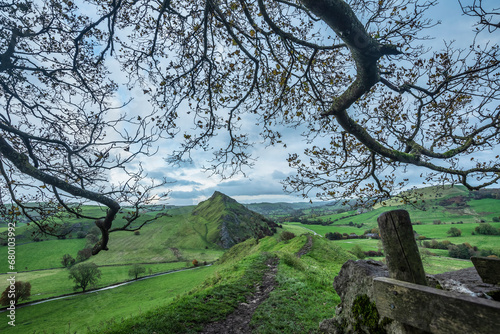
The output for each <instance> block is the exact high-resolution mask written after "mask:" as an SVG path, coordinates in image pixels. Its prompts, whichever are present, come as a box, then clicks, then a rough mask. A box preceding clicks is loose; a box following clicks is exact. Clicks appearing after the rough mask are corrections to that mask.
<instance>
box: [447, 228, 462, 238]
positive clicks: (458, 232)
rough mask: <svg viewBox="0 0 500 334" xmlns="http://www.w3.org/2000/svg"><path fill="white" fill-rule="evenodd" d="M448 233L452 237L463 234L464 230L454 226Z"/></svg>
mask: <svg viewBox="0 0 500 334" xmlns="http://www.w3.org/2000/svg"><path fill="white" fill-rule="evenodd" d="M446 234H448V235H449V236H450V237H459V236H461V235H462V231H461V230H459V229H458V228H456V227H452V228H450V229H449V230H448V231H447V232H446Z"/></svg>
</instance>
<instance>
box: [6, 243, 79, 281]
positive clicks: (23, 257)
mask: <svg viewBox="0 0 500 334" xmlns="http://www.w3.org/2000/svg"><path fill="white" fill-rule="evenodd" d="M85 242H86V240H85V239H65V240H48V241H42V242H31V243H28V244H24V245H16V247H15V250H16V269H15V271H17V272H19V271H26V270H38V269H46V268H61V267H62V264H61V258H62V256H63V255H64V254H67V253H69V254H72V255H73V257H76V253H77V252H78V251H79V250H80V249H82V248H83V247H84V246H85ZM7 251H8V247H7V246H2V247H0V273H6V272H10V271H12V270H9V268H8V263H7V260H6V259H7Z"/></svg>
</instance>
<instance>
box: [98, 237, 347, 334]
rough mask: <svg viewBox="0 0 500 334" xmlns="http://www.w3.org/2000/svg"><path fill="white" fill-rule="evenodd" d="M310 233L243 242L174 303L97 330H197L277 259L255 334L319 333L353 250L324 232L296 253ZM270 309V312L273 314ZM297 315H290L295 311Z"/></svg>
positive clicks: (221, 315)
mask: <svg viewBox="0 0 500 334" xmlns="http://www.w3.org/2000/svg"><path fill="white" fill-rule="evenodd" d="M306 241H307V236H305V235H303V236H299V237H295V238H293V239H291V240H290V241H288V242H285V241H279V238H278V237H267V238H264V239H261V240H259V241H256V240H255V239H249V240H247V241H245V242H243V243H240V244H238V245H236V246H234V247H233V248H231V249H230V250H228V251H227V252H226V253H225V254H224V256H223V257H222V258H221V259H220V261H219V262H218V264H217V265H216V266H215V272H214V274H213V275H212V276H211V277H209V278H208V279H207V280H205V282H204V283H203V284H202V285H201V286H200V287H198V288H197V289H195V290H193V291H191V292H190V293H189V294H187V295H185V296H182V297H180V298H179V299H177V300H175V301H173V302H172V303H170V304H168V305H165V306H162V307H159V308H157V309H155V310H154V311H150V312H148V313H145V314H143V315H141V316H137V317H132V318H130V319H128V320H126V321H124V322H122V323H115V324H109V325H107V326H105V327H102V328H100V329H99V331H96V332H95V333H98V332H99V333H131V332H133V333H152V332H156V333H196V332H198V331H200V330H202V329H203V328H204V326H205V325H206V324H207V323H209V322H212V321H217V320H222V319H225V318H226V317H227V316H228V315H229V314H231V313H232V312H233V311H234V310H235V308H236V307H237V306H238V305H239V304H240V303H242V302H246V297H248V296H250V295H252V294H253V293H254V289H255V286H256V285H257V284H258V283H259V282H260V281H261V280H262V277H263V273H264V272H265V271H266V270H267V268H268V266H267V263H268V262H269V260H270V259H273V258H278V259H279V265H278V273H277V276H276V281H277V286H276V287H275V290H274V291H273V292H272V293H271V295H270V296H269V298H268V299H267V300H266V301H264V302H263V303H262V304H261V305H260V306H259V307H258V308H257V310H256V312H255V313H254V315H253V318H252V321H251V327H252V328H253V330H254V332H256V333H315V332H317V331H318V323H319V321H320V320H322V319H324V318H327V317H331V315H332V314H333V313H334V311H335V306H336V305H337V304H338V303H339V301H340V300H339V298H338V296H337V295H336V293H335V291H334V290H333V288H332V282H333V278H334V277H335V276H336V274H337V273H338V271H339V270H340V267H341V265H342V264H343V263H344V262H345V261H346V260H347V259H349V258H351V256H350V255H348V254H347V253H345V252H344V251H343V250H342V249H340V248H339V247H337V246H335V245H334V244H333V243H329V242H327V241H326V240H324V239H322V238H320V237H313V243H312V249H311V250H310V252H309V253H307V254H306V255H304V256H302V257H301V258H298V257H297V256H296V255H295V253H297V252H298V251H299V250H300V249H301V248H302V247H303V246H304V244H305V243H306ZM270 312H272V314H270ZM294 313H295V314H296V315H297V317H292V316H291V314H294Z"/></svg>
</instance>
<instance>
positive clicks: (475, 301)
mask: <svg viewBox="0 0 500 334" xmlns="http://www.w3.org/2000/svg"><path fill="white" fill-rule="evenodd" d="M377 221H378V225H379V229H380V235H381V237H382V243H383V245H384V253H385V255H386V262H387V267H388V269H389V276H390V278H385V277H378V278H375V279H374V281H373V286H374V293H375V299H376V300H375V302H376V305H377V310H378V312H379V314H380V315H381V316H382V317H387V318H389V319H393V320H396V321H398V322H400V323H401V324H402V327H403V332H404V333H411V334H414V333H434V334H448V333H474V334H493V333H500V323H499V321H500V303H499V302H496V301H492V300H487V299H482V298H477V297H472V296H467V295H464V294H460V293H457V292H450V291H443V290H438V289H434V288H431V287H428V286H427V281H426V278H425V272H424V268H423V265H422V261H421V259H420V254H419V252H418V246H417V243H416V241H415V235H414V232H413V228H412V226H411V221H410V215H409V214H408V212H407V211H404V210H394V211H389V212H385V213H383V214H381V215H380V216H379V217H378V219H377ZM473 261H474V264H475V266H476V268H477V270H478V272H480V276H481V277H482V279H483V281H484V282H488V283H493V284H497V283H499V282H500V280H499V277H500V276H499V275H500V260H498V259H484V258H476V259H473Z"/></svg>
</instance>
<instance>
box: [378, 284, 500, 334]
mask: <svg viewBox="0 0 500 334" xmlns="http://www.w3.org/2000/svg"><path fill="white" fill-rule="evenodd" d="M373 285H374V290H375V299H376V305H377V310H378V312H379V314H380V315H381V316H383V317H387V318H389V319H394V320H396V321H399V322H401V323H403V324H408V325H410V326H412V327H415V328H418V329H421V330H424V331H426V332H430V333H435V334H449V333H474V334H493V333H500V324H499V320H500V303H499V302H496V301H492V300H488V299H483V298H476V297H471V296H467V295H463V294H460V293H457V292H450V291H443V290H438V289H434V288H431V287H428V286H422V285H418V284H413V283H408V282H403V281H399V280H395V279H392V278H386V277H377V278H375V279H374V281H373Z"/></svg>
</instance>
